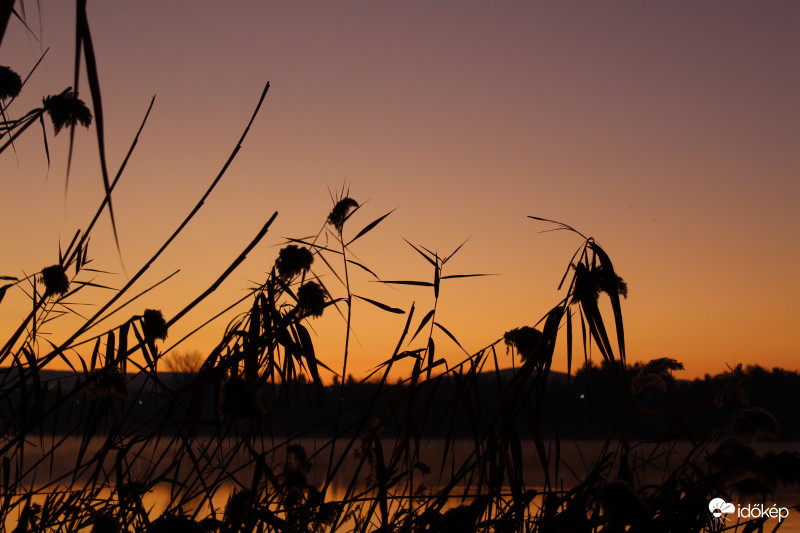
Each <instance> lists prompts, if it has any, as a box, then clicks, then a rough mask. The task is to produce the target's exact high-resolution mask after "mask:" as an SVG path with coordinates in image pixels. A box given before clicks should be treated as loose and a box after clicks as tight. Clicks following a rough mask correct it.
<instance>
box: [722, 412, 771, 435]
mask: <svg viewBox="0 0 800 533" xmlns="http://www.w3.org/2000/svg"><path fill="white" fill-rule="evenodd" d="M779 430H780V424H778V420H777V419H776V418H775V416H773V414H772V413H770V412H769V411H767V410H766V409H764V408H762V407H751V408H749V409H745V410H744V411H742V412H741V414H739V415H738V416H737V417H736V418H734V419H733V421H732V422H731V427H730V431H731V433H733V434H734V435H737V436H739V437H741V438H743V439H745V440H750V439H756V438H758V437H760V436H762V435H766V436H768V437H772V438H775V437H777V436H778V431H779Z"/></svg>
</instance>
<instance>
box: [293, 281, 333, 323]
mask: <svg viewBox="0 0 800 533" xmlns="http://www.w3.org/2000/svg"><path fill="white" fill-rule="evenodd" d="M325 300H326V295H325V289H323V288H322V286H321V285H320V284H319V283H317V282H316V281H307V282H305V283H303V284H302V285H301V286H300V288H299V289H297V310H298V312H299V313H301V314H305V315H310V316H314V317H320V316H322V311H323V310H324V309H325Z"/></svg>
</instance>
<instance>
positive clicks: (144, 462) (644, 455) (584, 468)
mask: <svg viewBox="0 0 800 533" xmlns="http://www.w3.org/2000/svg"><path fill="white" fill-rule="evenodd" d="M298 442H299V443H300V444H301V445H302V446H303V447H304V448H305V449H306V451H307V453H308V454H309V455H310V456H312V457H311V459H312V465H313V466H312V468H311V470H310V471H309V473H308V478H309V481H310V482H311V483H312V484H314V485H316V486H319V487H321V485H322V483H323V482H324V478H325V472H326V468H327V465H328V458H329V453H330V449H329V448H327V447H325V446H323V444H324V441H322V440H319V441H314V440H311V439H306V440H301V441H298ZM207 444H208V443H206V445H207ZM274 444H279V443H264V449H263V451H269V450H270V449H271V448H272V446H273V445H274ZM393 444H394V442H393V441H388V440H387V441H385V442H384V444H383V446H384V453H386V455H387V457H388V455H389V454H390V453H391V446H393ZM44 445H45V447H47V446H48V443H47V441H45V443H44ZM40 446H41V444H40V445H36V444H35V443H31V445H30V446H29V447H27V448H26V460H25V463H26V465H28V466H32V465H33V464H34V463H35V461H36V459H37V457H38V456H40V453H39V451H40V449H41V448H40ZM226 446H227V448H226ZM550 446H551V448H550V451H551V452H552V451H553V449H552V445H550ZM99 447H100V441H99V440H98V441H97V442H96V443H93V445H92V446H90V447H89V449H88V450H87V451H86V455H85V457H91V456H92V455H93V454H94V453H95V452H96V450H97V449H99ZM162 447H163V449H159V448H158V447H156V448H153V447H148V448H147V449H139V450H136V449H133V450H131V451H130V452H129V453H128V457H129V458H130V460H132V461H133V466H132V468H131V472H133V474H134V475H136V474H137V473H139V474H140V475H141V476H143V477H146V476H147V475H149V473H150V472H151V470H154V471H157V472H158V471H161V470H163V468H166V467H167V466H168V465H169V463H170V461H175V460H176V459H175V458H174V457H170V456H169V453H165V450H166V449H167V442H164V443H163V444H162ZM444 447H445V443H444V442H443V441H440V440H434V441H431V442H429V443H428V444H427V445H424V446H423V448H422V449H421V453H420V461H421V462H423V463H426V464H427V465H428V466H429V467H430V470H431V473H429V474H427V475H423V474H421V473H416V474H415V486H416V483H422V484H424V485H425V486H427V487H429V488H430V489H431V490H434V489H436V488H437V487H440V486H442V484H443V480H447V479H449V478H450V474H451V468H457V466H458V465H459V464H461V462H462V461H463V460H464V459H466V458H467V457H468V456H469V454H470V453H471V452H472V451H473V450H474V445H473V443H472V441H456V442H455V444H454V447H453V451H454V454H453V456H452V457H448V460H447V462H444V463H443V460H442V459H443V452H444ZM344 448H345V443H344V442H343V441H340V442H339V443H337V449H336V454H337V455H338V454H340V453H341V452H343V451H344ZM754 448H756V450H757V451H758V452H762V453H763V452H765V451H781V450H787V449H789V450H800V445H798V443H756V444H755V445H754ZM315 450H317V451H318V454H317V455H313V453H314V451H315ZM195 451H196V453H197V457H199V458H201V460H202V457H204V456H205V457H207V458H208V459H209V463H208V464H209V465H210V464H213V462H214V459H215V458H216V459H219V458H221V457H224V456H226V455H227V454H228V452H229V451H230V450H229V444H226V442H225V441H223V442H222V443H217V444H216V445H214V446H212V447H211V448H204V446H203V444H202V443H197V446H196V450H195ZM260 451H262V450H260ZM601 451H602V443H600V442H597V441H579V442H563V443H562V449H561V457H562V465H563V466H562V467H561V468H560V469H559V472H558V479H559V480H560V483H559V486H561V487H564V488H569V487H570V486H573V485H574V484H576V483H577V482H579V481H580V480H581V479H582V478H583V477H584V476H585V474H586V473H587V472H588V470H589V468H590V466H591V465H592V464H593V462H594V459H595V458H597V457H599V455H600V453H601ZM612 451H613V450H612ZM689 451H690V448H689V446H688V445H686V444H677V445H675V446H674V447H673V448H671V449H669V450H665V449H664V448H663V446H662V447H661V448H656V447H655V446H654V445H651V446H646V445H645V446H640V447H636V448H634V450H633V452H632V453H633V454H634V457H633V459H635V461H633V462H635V463H639V464H648V465H649V466H648V467H646V468H641V469H637V471H636V476H637V479H636V481H637V484H639V485H642V486H643V485H660V484H662V483H663V481H664V480H665V478H666V476H667V475H668V472H670V471H671V470H672V469H673V468H674V467H676V466H677V465H678V464H680V461H681V459H682V458H683V457H685V454H687V453H688V452H689ZM78 452H79V450H78V443H77V441H75V442H65V443H64V444H63V445H62V446H60V447H59V452H58V453H57V454H56V456H55V457H54V458H53V460H52V461H47V462H45V463H43V464H40V465H39V466H38V467H37V468H36V469H35V471H31V473H30V474H29V476H28V478H27V479H26V481H27V482H29V483H33V484H34V486H37V487H43V486H47V485H49V486H48V491H56V492H57V491H63V490H69V489H70V488H75V489H79V488H82V486H83V484H84V482H85V479H84V478H85V477H86V476H85V475H83V476H79V477H78V478H77V479H73V478H72V477H64V476H65V475H66V474H67V473H69V472H71V471H73V469H74V468H75V465H76V461H77V458H78ZM667 452H668V453H667ZM351 455H353V454H351ZM113 457H114V455H113V454H110V457H109V458H107V460H106V464H107V472H113ZM286 457H287V456H286V452H285V448H280V449H279V450H278V451H277V452H275V453H270V454H268V455H267V461H268V463H269V464H271V465H273V467H274V468H275V469H276V472H279V471H280V466H277V465H281V464H283V462H284V461H285V460H286ZM387 460H388V459H387ZM522 462H523V466H524V479H525V481H526V484H527V487H528V488H541V487H542V486H543V485H544V474H543V472H542V468H541V465H540V462H539V458H538V455H537V454H536V451H535V448H534V446H533V444H532V443H523V457H522ZM245 463H246V460H245V458H244V456H243V457H242V458H241V460H234V461H232V462H231V463H229V465H228V469H227V471H226V472H222V471H221V470H220V471H219V472H211V471H209V472H206V475H207V477H208V479H215V476H226V475H227V474H228V473H229V472H236V477H237V478H238V479H240V480H241V481H242V483H243V484H244V485H248V484H249V480H250V479H251V477H252V471H251V470H250V469H249V468H247V467H246V465H245ZM162 465H163V466H162ZM356 465H357V461H356V459H355V457H354V456H353V457H349V458H346V459H345V461H344V462H343V464H342V468H341V470H340V472H339V474H338V475H337V477H336V478H335V479H334V482H333V483H332V484H331V486H330V488H329V490H328V498H327V499H328V500H337V499H341V498H342V497H343V496H344V493H345V489H346V486H347V485H348V484H349V483H350V481H351V480H352V479H353V476H354V475H355V472H356ZM104 466H105V465H104ZM190 470H191V469H189V468H188V467H187V468H183V469H182V470H181V469H180V468H179V469H178V470H177V471H176V472H175V477H177V478H180V476H181V475H186V476H189V477H191V474H190ZM609 471H610V472H617V471H618V470H617V468H616V465H615V467H612V468H611V469H610V470H609ZM554 474H555V472H554V471H553V470H551V475H554ZM364 475H365V474H364V473H363V472H362V478H360V481H361V482H363V481H364V480H363V476H364ZM109 478H110V479H113V474H110V477H109ZM218 485H219V489H218V490H217V491H216V492H215V494H214V497H213V499H212V501H211V502H208V501H205V502H203V507H204V508H205V509H206V511H204V512H201V516H204V515H206V514H208V512H210V507H211V506H213V507H214V509H215V510H216V511H217V512H221V511H222V510H223V509H224V507H225V504H226V502H227V500H228V498H229V496H230V495H231V493H232V492H233V490H234V487H235V485H234V483H233V482H224V483H219V484H218ZM110 494H111V489H110V488H104V489H102V490H101V491H100V492H99V494H98V495H99V497H106V496H108V495H110ZM179 498H184V499H185V503H188V505H187V506H186V508H187V509H192V508H195V507H196V506H197V505H198V504H200V503H201V501H200V500H201V499H200V498H191V497H190V495H186V494H181V493H180V492H179V491H178V490H176V489H175V488H174V487H173V486H171V485H170V484H167V483H162V484H159V485H156V486H155V487H152V488H151V490H149V491H148V492H147V493H146V494H145V495H144V497H143V503H144V505H145V508H146V509H148V511H149V513H150V515H151V516H153V517H155V516H158V515H159V514H161V513H162V512H163V511H164V510H165V508H166V507H167V505H168V504H169V502H170V501H174V500H175V499H179ZM774 498H775V499H774V501H767V502H766V503H767V506H768V507H769V506H770V505H772V504H773V503H774V504H777V505H778V507H786V508H789V507H792V506H796V505H799V504H800V487H793V488H791V490H785V491H782V492H780V493H778V494H776V495H775V497H774ZM459 503H461V502H460V501H457V500H454V501H453V502H452V504H453V505H458V504H459ZM538 503H540V502H539V501H536V500H535V501H534V502H533V505H537V504H538ZM751 509H752V507H751ZM745 512H746V509H745ZM728 517H729V521H728V522H727V523H726V524H727V525H733V524H735V523H737V518H736V512H734V513H733V514H731V515H728ZM10 525H11V524H6V527H7V529H13V525H11V526H12V527H10V528H9V526H10ZM775 525H777V519H774V520H773V519H770V520H768V521H767V523H766V526H767V527H766V530H767V531H771V530H772V528H773V527H774V526H775ZM780 531H782V532H795V533H800V511H798V510H796V509H790V510H789V516H788V518H787V519H786V520H784V521H783V523H782V525H781V528H780Z"/></svg>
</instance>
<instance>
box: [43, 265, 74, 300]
mask: <svg viewBox="0 0 800 533" xmlns="http://www.w3.org/2000/svg"><path fill="white" fill-rule="evenodd" d="M41 281H42V283H43V284H44V289H45V290H44V295H45V296H54V295H58V296H63V295H64V294H66V292H67V291H68V290H69V279H68V278H67V273H66V271H65V270H64V267H62V266H61V265H52V266H49V267H45V268H43V269H42V277H41Z"/></svg>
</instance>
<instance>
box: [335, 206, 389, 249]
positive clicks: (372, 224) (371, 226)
mask: <svg viewBox="0 0 800 533" xmlns="http://www.w3.org/2000/svg"><path fill="white" fill-rule="evenodd" d="M396 210H397V208H396V207H395V208H394V209H392V210H391V211H389V212H388V213H386V214H385V215H383V216H381V217H378V218H377V219H375V220H373V221H372V222H370V223H369V224H367V225H366V226H364V229H362V230H361V231H359V232H358V233H357V234H356V236H355V237H353V238H352V239H350V241H348V243H347V244H346V245H345V246H350V245H351V244H353V243H354V242H355V241H356V240H358V239H359V238H360V237H363V236H364V235H366V234H367V233H368V232H369V231H371V230H372V229H374V228H375V226H377V225H378V224H380V223H381V222H382V221H383V219H384V218H386V217H388V216H389V215H391V214H392V213H394V212H395V211H396Z"/></svg>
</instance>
